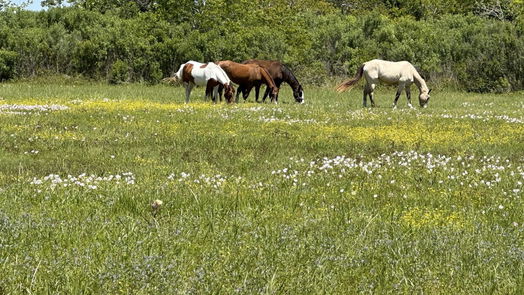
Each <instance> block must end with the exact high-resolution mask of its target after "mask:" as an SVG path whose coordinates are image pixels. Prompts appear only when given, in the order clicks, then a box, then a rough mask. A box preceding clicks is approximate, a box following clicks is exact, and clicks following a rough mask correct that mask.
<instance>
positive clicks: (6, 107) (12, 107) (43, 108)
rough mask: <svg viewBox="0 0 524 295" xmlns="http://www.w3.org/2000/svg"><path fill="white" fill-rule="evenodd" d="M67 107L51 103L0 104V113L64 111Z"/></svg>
mask: <svg viewBox="0 0 524 295" xmlns="http://www.w3.org/2000/svg"><path fill="white" fill-rule="evenodd" d="M67 109H69V107H68V106H64V105H58V104H51V105H47V104H45V105H25V104H1V105H0V113H5V114H22V115H23V114H26V113H30V112H53V111H64V110H67Z"/></svg>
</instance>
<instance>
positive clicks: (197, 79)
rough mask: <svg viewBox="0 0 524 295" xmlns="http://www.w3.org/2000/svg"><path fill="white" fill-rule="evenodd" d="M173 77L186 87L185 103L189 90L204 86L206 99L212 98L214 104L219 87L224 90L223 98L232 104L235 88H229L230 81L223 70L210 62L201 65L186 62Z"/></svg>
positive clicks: (187, 99)
mask: <svg viewBox="0 0 524 295" xmlns="http://www.w3.org/2000/svg"><path fill="white" fill-rule="evenodd" d="M175 77H176V79H178V80H180V81H182V82H183V83H184V86H185V87H186V103H188V102H189V96H190V95H191V90H192V89H193V87H195V85H196V86H206V97H209V96H212V98H213V101H214V102H215V103H216V102H217V97H218V86H219V85H221V86H223V87H224V89H225V90H226V91H225V94H224V96H225V97H226V99H227V101H228V102H232V99H233V94H234V93H235V88H233V86H231V80H229V77H228V76H227V74H226V73H225V72H224V70H222V68H220V67H219V66H217V65H216V64H214V63H212V62H210V63H207V64H203V63H199V62H196V61H188V62H187V63H185V64H182V65H181V66H180V69H179V70H178V72H177V73H176V75H175Z"/></svg>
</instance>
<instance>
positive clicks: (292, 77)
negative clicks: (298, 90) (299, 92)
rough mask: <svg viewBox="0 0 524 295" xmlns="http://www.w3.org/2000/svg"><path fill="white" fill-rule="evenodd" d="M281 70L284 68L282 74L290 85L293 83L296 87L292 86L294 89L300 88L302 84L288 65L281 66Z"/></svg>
mask: <svg viewBox="0 0 524 295" xmlns="http://www.w3.org/2000/svg"><path fill="white" fill-rule="evenodd" d="M281 68H282V74H284V77H285V79H284V80H285V82H286V83H288V84H289V85H291V83H293V84H295V85H291V86H294V87H298V86H300V83H299V82H298V80H297V77H295V75H294V74H293V72H291V70H290V69H289V68H288V67H287V66H286V65H284V64H281ZM290 82H291V83H290Z"/></svg>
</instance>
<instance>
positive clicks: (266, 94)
mask: <svg viewBox="0 0 524 295" xmlns="http://www.w3.org/2000/svg"><path fill="white" fill-rule="evenodd" d="M268 96H269V86H266V91H265V92H264V96H263V97H262V102H266V98H267V97H268Z"/></svg>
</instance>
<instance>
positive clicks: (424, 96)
mask: <svg viewBox="0 0 524 295" xmlns="http://www.w3.org/2000/svg"><path fill="white" fill-rule="evenodd" d="M430 93H431V89H429V90H428V91H421V92H420V95H419V96H418V102H419V103H420V107H421V108H427V107H428V103H429V99H430V98H431V96H429V94H430Z"/></svg>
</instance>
